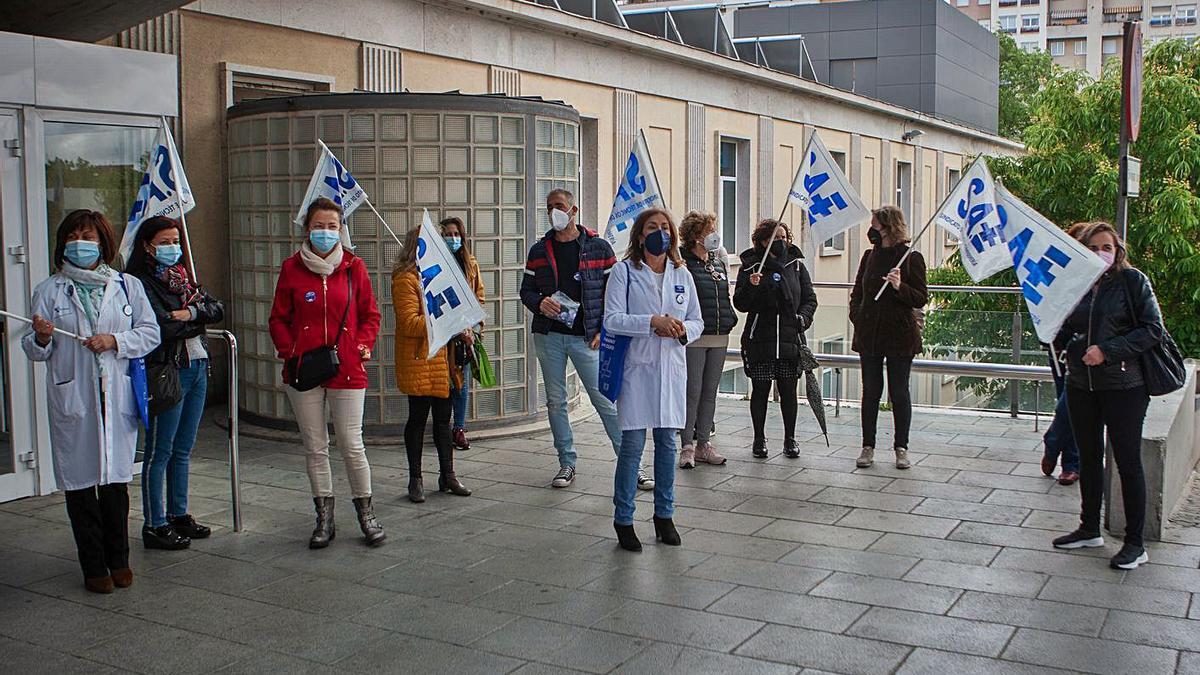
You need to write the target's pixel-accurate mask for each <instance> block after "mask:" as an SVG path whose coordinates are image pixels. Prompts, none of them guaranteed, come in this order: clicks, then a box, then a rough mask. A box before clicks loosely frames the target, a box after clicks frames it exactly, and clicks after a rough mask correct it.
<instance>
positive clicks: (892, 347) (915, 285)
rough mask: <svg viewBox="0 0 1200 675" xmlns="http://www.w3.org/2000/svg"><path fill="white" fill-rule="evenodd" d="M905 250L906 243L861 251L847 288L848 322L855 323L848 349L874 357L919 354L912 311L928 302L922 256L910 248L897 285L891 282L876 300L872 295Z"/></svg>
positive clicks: (881, 284)
mask: <svg viewBox="0 0 1200 675" xmlns="http://www.w3.org/2000/svg"><path fill="white" fill-rule="evenodd" d="M907 250H908V246H907V245H905V244H898V245H896V246H876V247H874V248H872V249H870V250H868V251H867V252H865V253H863V257H862V260H860V261H859V263H858V274H857V276H855V278H854V289H853V290H851V291H850V322H851V323H853V324H854V342H853V343H852V345H851V348H852V349H854V351H856V352H858V353H859V354H870V355H873V356H897V357H899V356H916V355H917V354H920V353H921V329H920V327H919V326H918V325H917V317H916V314H914V310H918V309H920V308H922V307H924V306H925V303H927V302H929V290H928V289H927V288H926V286H925V258H923V257H922V256H921V254H920V252H918V251H913V252H912V254H911V255H909V256H908V258H907V259H906V260H905V261H904V264H903V265H902V266H901V267H900V288H898V289H897V288H891V287H890V286H891V285H890V284H889V287H888V289H887V290H886V291H884V292H883V295H882V296H880V298H879V300H878V301H876V300H875V294H876V293H878V292H879V288H880V286H883V285H884V284H885V283H887V282H886V281H884V277H886V276H887V275H888V272H890V271H891V270H892V268H893V267H895V266H896V263H897V262H899V261H900V257H901V256H903V255H904V252H905V251H907Z"/></svg>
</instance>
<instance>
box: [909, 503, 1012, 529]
mask: <svg viewBox="0 0 1200 675" xmlns="http://www.w3.org/2000/svg"><path fill="white" fill-rule="evenodd" d="M912 512H913V513H918V514H921V515H925V516H939V517H942V518H954V519H956V520H971V521H975V522H980V523H995V524H997V525H1020V524H1021V522H1022V521H1024V520H1025V518H1027V517H1028V516H1029V509H1023V508H1020V507H1015V506H997V505H994V504H976V503H974V502H956V501H950V500H945V499H926V500H925V501H924V502H922V503H921V505H920V506H918V507H916V508H915V509H913V511H912Z"/></svg>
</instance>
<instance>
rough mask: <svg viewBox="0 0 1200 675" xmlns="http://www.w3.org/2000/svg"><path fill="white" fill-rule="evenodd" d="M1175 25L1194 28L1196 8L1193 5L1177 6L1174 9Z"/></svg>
mask: <svg viewBox="0 0 1200 675" xmlns="http://www.w3.org/2000/svg"><path fill="white" fill-rule="evenodd" d="M1175 25H1177V26H1194V25H1196V6H1195V5H1179V6H1178V7H1176V8H1175Z"/></svg>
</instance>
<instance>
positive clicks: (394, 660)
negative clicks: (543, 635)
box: [337, 633, 523, 675]
mask: <svg viewBox="0 0 1200 675" xmlns="http://www.w3.org/2000/svg"><path fill="white" fill-rule="evenodd" d="M522 663H523V659H515V658H510V657H507V656H502V655H499V654H490V653H487V652H484V651H481V650H479V649H474V648H467V647H458V646H455V645H450V644H446V643H445V642H437V641H434V640H427V639H425V638H419V637H415V636H412V635H403V634H400V633H393V634H391V635H386V636H384V637H383V638H380V639H378V640H376V641H374V642H373V643H371V645H370V646H368V647H367V648H365V649H362V650H360V651H358V652H357V653H355V654H353V655H351V656H348V657H346V658H344V659H342V660H341V661H339V662H338V663H337V668H338V671H339V672H352V673H380V674H389V675H390V674H391V673H396V672H397V671H398V670H401V669H402V670H403V672H404V673H405V674H406V675H410V674H411V675H444V674H445V673H455V675H460V674H461V675H474V674H478V675H494V674H495V673H507V672H510V671H513V670H516V669H517V667H518V666H520V665H521V664H522Z"/></svg>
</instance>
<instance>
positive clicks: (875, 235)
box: [850, 206, 929, 469]
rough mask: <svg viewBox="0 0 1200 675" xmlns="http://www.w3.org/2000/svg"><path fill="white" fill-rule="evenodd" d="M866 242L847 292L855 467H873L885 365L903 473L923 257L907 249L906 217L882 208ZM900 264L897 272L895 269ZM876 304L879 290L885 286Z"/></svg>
mask: <svg viewBox="0 0 1200 675" xmlns="http://www.w3.org/2000/svg"><path fill="white" fill-rule="evenodd" d="M867 239H868V240H869V241H870V242H871V244H872V248H871V249H870V250H868V251H866V252H865V253H863V257H862V260H860V261H859V263H858V275H857V276H856V277H855V279H854V289H853V290H851V291H850V322H851V323H853V324H854V342H853V344H852V345H851V346H852V348H853V349H854V351H856V352H858V357H859V362H860V363H861V364H862V366H861V367H862V378H863V393H862V432H863V449H862V453H861V454H860V455H859V456H858V460H857V461H856V462H855V463H856V464H857V465H858V467H860V468H866V467H868V466H871V465H872V464H874V463H875V427H876V424H877V422H878V420H879V400H880V399H881V398H882V397H883V368H884V361H885V360H886V361H887V385H888V397H889V399H890V400H891V403H892V419H893V421H894V423H895V438H894V439H893V443H892V445H893V447H894V449H895V453H896V468H897V469H907V468H909V467H910V466H911V464H910V462H909V460H908V432H909V427H910V426H911V425H912V399H911V398H910V396H909V384H908V377H909V372H910V370H911V369H912V361H913V357H914V356H916V355H917V354H919V353H921V325H920V322H921V320H922V317H923V316H924V312H923V309H922V308H923V307H925V303H927V302H929V292H928V290H927V289H926V285H925V258H923V257H922V256H921V253H920V252H919V251H917V250H915V249H914V250H913V251H912V252H911V253H909V254H908V257H907V258H906V259H904V262H903V263H900V262H899V261H900V260H901V259H902V258H904V255H905V253H906V252H907V251H908V249H909V241H910V240H909V238H908V224H907V223H905V222H904V212H903V211H901V210H900V209H899V208H897V207H895V206H884V207H881V208H878V209H875V210H874V211H873V212H872V213H871V227H870V229H868V230H867ZM897 264H901V265H902V266H901V267H897ZM885 285H886V286H887V287H888V289H887V290H885V291H884V293H883V295H882V296H879V299H878V300H877V299H875V298H876V296H878V295H879V291H880V289H881V288H883V287H884V286H885Z"/></svg>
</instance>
